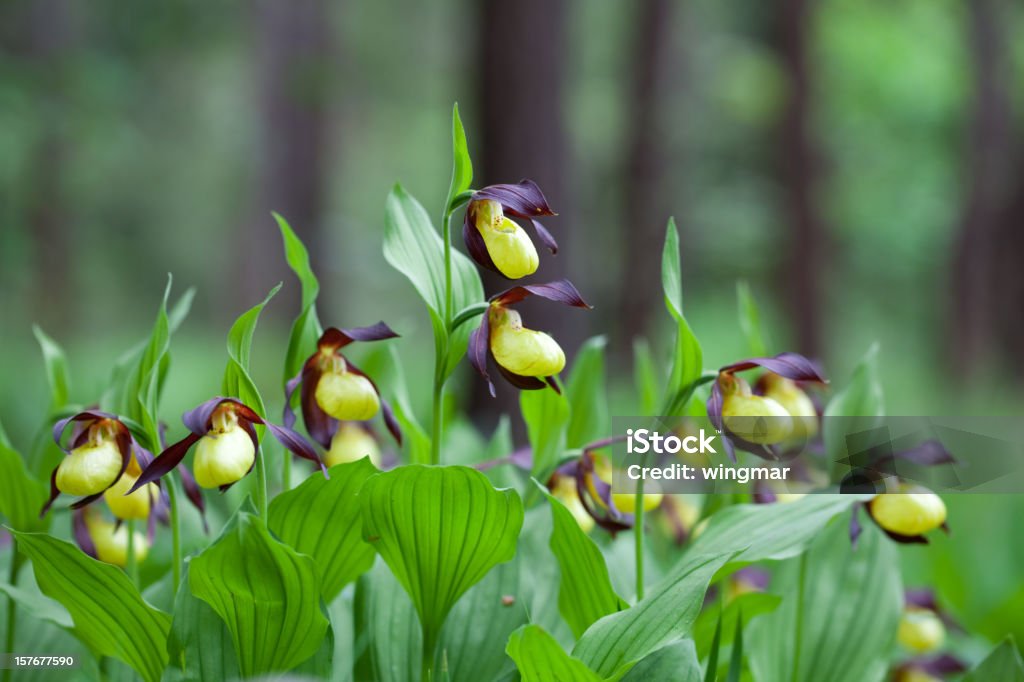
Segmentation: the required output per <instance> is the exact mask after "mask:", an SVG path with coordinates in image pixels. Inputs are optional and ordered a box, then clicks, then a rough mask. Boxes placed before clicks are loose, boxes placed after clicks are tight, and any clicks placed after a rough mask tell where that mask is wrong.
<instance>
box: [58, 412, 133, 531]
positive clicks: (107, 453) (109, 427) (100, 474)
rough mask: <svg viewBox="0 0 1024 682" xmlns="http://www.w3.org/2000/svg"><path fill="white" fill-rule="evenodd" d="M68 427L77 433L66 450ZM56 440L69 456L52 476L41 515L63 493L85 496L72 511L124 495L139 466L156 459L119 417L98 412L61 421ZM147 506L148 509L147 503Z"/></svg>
mask: <svg viewBox="0 0 1024 682" xmlns="http://www.w3.org/2000/svg"><path fill="white" fill-rule="evenodd" d="M69 424H74V429H73V431H72V435H71V439H70V441H69V443H68V444H67V445H66V446H65V445H64V444H63V442H62V441H63V438H64V432H65V431H66V430H67V427H68V425H69ZM53 440H54V441H55V442H56V443H57V445H58V446H59V447H60V448H61V450H63V451H64V453H65V454H66V455H67V456H66V457H65V458H64V459H63V460H62V461H61V463H60V464H59V465H58V466H57V468H56V469H54V470H53V473H52V474H51V475H50V497H49V499H47V501H46V504H45V505H44V506H43V509H42V512H41V513H40V515H43V514H46V512H47V511H48V510H49V509H50V506H51V505H53V503H54V501H55V500H56V499H57V497H58V496H59V495H60V494H61V493H65V494H68V495H80V496H83V497H82V499H80V500H78V501H77V502H75V503H74V504H73V505H71V507H72V509H81V508H82V507H85V506H87V505H89V504H92V503H93V502H95V501H96V500H98V499H99V498H101V497H103V496H104V494H108V495H113V494H115V493H113V492H112V491H115V490H118V491H122V494H123V491H125V490H127V487H126V486H128V485H131V484H133V483H134V480H133V477H134V476H137V475H138V470H139V467H140V465H142V466H145V465H146V464H148V463H149V461H150V460H151V459H152V457H153V456H152V455H151V454H150V453H149V451H148V450H146V449H145V448H143V447H142V446H140V445H139V444H138V443H136V442H135V438H134V437H133V436H132V434H131V431H129V430H128V427H127V426H125V424H124V422H122V421H121V420H120V419H119V418H118V417H117V416H116V415H113V414H110V413H108V412H100V411H99V410H85V411H83V412H79V413H78V414H75V415H72V416H70V417H67V418H66V419H61V420H60V421H58V422H57V423H56V424H54V426H53ZM142 494H143V495H146V494H148V493H146V492H143V493H142ZM136 502H137V503H138V504H143V503H142V502H141V501H138V500H136V501H135V502H133V504H135V503H136ZM145 504H146V505H147V507H148V501H147V502H146V503H145ZM126 511H127V510H126ZM133 518H137V517H133Z"/></svg>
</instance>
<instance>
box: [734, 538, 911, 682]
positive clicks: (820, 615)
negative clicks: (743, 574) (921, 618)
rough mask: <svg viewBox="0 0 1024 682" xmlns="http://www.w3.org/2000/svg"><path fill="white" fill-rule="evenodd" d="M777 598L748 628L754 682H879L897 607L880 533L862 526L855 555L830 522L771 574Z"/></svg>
mask: <svg viewBox="0 0 1024 682" xmlns="http://www.w3.org/2000/svg"><path fill="white" fill-rule="evenodd" d="M772 590H773V591H778V592H779V593H780V594H783V595H785V598H784V599H783V600H782V604H781V606H779V608H778V609H776V610H775V611H774V612H772V613H770V614H768V615H766V616H763V617H762V618H759V619H758V620H757V621H755V622H754V623H752V624H751V626H750V630H749V638H750V651H749V654H748V655H749V659H750V668H751V672H752V674H753V676H754V678H755V679H758V680H772V679H787V680H792V681H793V682H800V681H802V680H806V681H808V682H810V681H812V680H813V681H814V682H817V681H818V680H829V681H830V682H861V681H862V680H881V679H883V678H884V677H885V672H886V669H887V668H888V665H889V664H888V660H887V655H888V653H889V650H890V648H891V647H892V642H893V640H894V639H895V637H896V627H897V624H898V622H899V618H900V612H901V611H902V608H903V588H902V585H901V582H900V564H899V555H898V553H897V551H896V546H895V545H894V544H893V543H892V542H890V541H889V540H888V539H886V538H885V537H884V536H883V535H882V533H881V531H879V530H877V529H876V528H873V527H868V528H865V531H864V533H863V534H862V535H861V537H860V541H859V543H858V545H857V549H856V551H854V550H853V548H852V547H851V546H850V537H849V531H848V528H847V525H846V524H845V523H839V522H837V523H833V524H832V525H831V526H830V527H829V528H828V529H827V531H826V532H825V533H822V534H821V536H820V537H819V538H818V539H817V540H816V541H815V542H814V543H813V545H812V546H811V548H810V549H809V550H808V552H807V554H806V555H804V556H802V557H799V558H796V559H792V560H790V561H788V562H786V564H785V565H783V566H781V567H780V569H779V570H778V571H776V572H775V575H774V577H773V581H772Z"/></svg>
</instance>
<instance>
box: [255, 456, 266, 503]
mask: <svg viewBox="0 0 1024 682" xmlns="http://www.w3.org/2000/svg"><path fill="white" fill-rule="evenodd" d="M256 511H257V512H259V515H260V516H261V517H262V518H264V519H265V518H267V460H266V457H264V453H262V452H260V453H258V454H257V456H256Z"/></svg>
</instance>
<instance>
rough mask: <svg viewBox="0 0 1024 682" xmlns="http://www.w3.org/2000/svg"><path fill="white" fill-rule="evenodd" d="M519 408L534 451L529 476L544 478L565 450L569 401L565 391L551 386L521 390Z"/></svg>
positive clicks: (538, 478) (542, 479)
mask: <svg viewBox="0 0 1024 682" xmlns="http://www.w3.org/2000/svg"><path fill="white" fill-rule="evenodd" d="M519 409H520V410H521V411H522V413H523V421H525V422H526V433H527V435H528V437H529V440H530V447H531V448H532V450H533V468H532V469H531V472H530V473H531V475H532V476H533V477H534V478H536V479H537V480H538V481H546V480H547V478H548V474H549V472H550V471H551V469H553V468H554V466H555V464H556V463H557V462H558V460H559V459H560V458H561V456H562V453H564V452H565V439H566V427H567V426H568V425H569V401H568V400H567V399H566V396H565V394H564V393H556V392H555V391H553V390H550V389H547V388H545V389H542V390H540V391H520V392H519Z"/></svg>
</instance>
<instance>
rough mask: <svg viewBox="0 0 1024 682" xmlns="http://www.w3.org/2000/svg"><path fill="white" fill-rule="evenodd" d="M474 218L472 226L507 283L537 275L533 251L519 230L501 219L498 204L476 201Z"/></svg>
mask: <svg viewBox="0 0 1024 682" xmlns="http://www.w3.org/2000/svg"><path fill="white" fill-rule="evenodd" d="M474 214H475V220H474V226H475V227H476V229H477V231H478V232H479V233H480V236H481V237H483V240H484V245H485V247H486V249H487V253H488V255H489V256H490V257H491V261H492V262H493V263H494V266H495V267H496V268H497V269H498V271H499V272H500V273H501V274H503V275H504V276H505V277H508V278H509V279H520V278H522V277H526V276H527V275H532V274H533V273H534V272H536V271H537V268H538V266H539V265H540V257H539V256H538V255H537V247H535V246H534V245H533V241H532V240H531V239H530V237H529V235H527V234H526V231H525V230H524V229H523V228H521V227H520V226H519V225H517V224H516V223H515V222H513V221H512V220H510V219H508V218H506V217H505V216H504V213H503V212H502V208H501V204H499V203H498V202H497V201H492V200H482V201H479V202H477V206H476V207H475V211H474Z"/></svg>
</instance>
